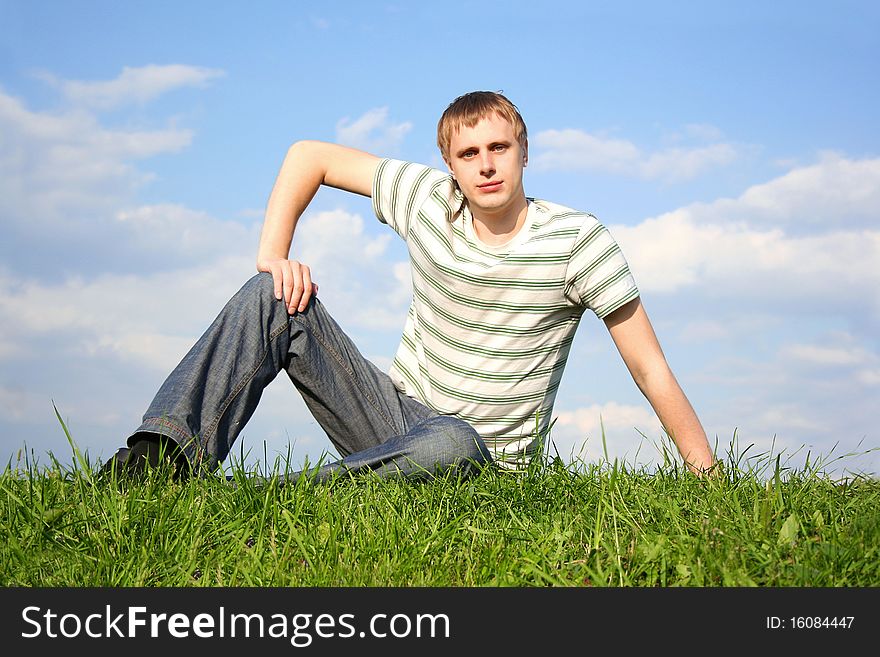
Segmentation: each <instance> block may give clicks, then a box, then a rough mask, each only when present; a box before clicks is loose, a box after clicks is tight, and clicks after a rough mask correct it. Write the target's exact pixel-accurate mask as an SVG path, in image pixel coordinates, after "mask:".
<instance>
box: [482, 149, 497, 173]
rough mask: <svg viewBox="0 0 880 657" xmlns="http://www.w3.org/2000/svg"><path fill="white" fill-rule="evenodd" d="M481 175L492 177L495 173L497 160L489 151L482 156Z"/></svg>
mask: <svg viewBox="0 0 880 657" xmlns="http://www.w3.org/2000/svg"><path fill="white" fill-rule="evenodd" d="M480 173H481V174H483V175H484V176H491V175H492V174H493V173H495V158H493V157H492V153H491V152H489V151H486V152H485V153H482V154H481V155H480Z"/></svg>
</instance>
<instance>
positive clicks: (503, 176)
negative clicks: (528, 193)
mask: <svg viewBox="0 0 880 657" xmlns="http://www.w3.org/2000/svg"><path fill="white" fill-rule="evenodd" d="M527 161H528V146H527V145H526V146H525V147H523V146H521V145H520V143H519V142H518V141H517V139H516V134H515V132H514V129H513V125H511V124H510V123H509V122H508V121H506V120H505V119H503V118H501V117H500V116H498V115H497V114H494V113H493V114H491V115H489V116H486V117H484V118H483V119H481V120H480V122H479V123H477V125H475V126H474V127H473V128H468V127H467V126H461V128H460V129H459V130H458V132H454V133H453V134H452V139H451V140H450V143H449V159H448V160H447V161H446V164H447V165H448V166H449V170H450V171H451V172H452V175H453V176H455V180H456V181H457V182H458V186H459V187H460V188H461V191H462V193H463V194H464V195H465V198H467V200H468V204H469V206H470V208H471V212H474V213H477V214H483V215H490V216H492V215H496V216H501V215H504V214H505V213H506V212H508V211H510V210H511V209H515V210H516V211H518V210H519V208H520V207H521V204H522V202H523V201H524V199H525V192H524V191H523V184H522V173H523V167H525V165H526V162H527Z"/></svg>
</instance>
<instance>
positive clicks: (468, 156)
mask: <svg viewBox="0 0 880 657" xmlns="http://www.w3.org/2000/svg"><path fill="white" fill-rule="evenodd" d="M474 155H476V153H475V152H474V151H465V152H464V153H462V154H461V156H462V157H463V158H464V159H465V160H469V159H471V158H472V157H473V156H474Z"/></svg>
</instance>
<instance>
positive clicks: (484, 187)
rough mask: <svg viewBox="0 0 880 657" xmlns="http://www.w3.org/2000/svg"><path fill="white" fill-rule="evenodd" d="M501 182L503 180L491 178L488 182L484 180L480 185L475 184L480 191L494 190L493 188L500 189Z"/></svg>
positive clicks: (502, 182)
mask: <svg viewBox="0 0 880 657" xmlns="http://www.w3.org/2000/svg"><path fill="white" fill-rule="evenodd" d="M503 184H504V181H503V180H492V181H490V182H485V183H482V184H481V185H477V189H479V190H480V191H481V192H494V191H495V190H497V189H500V188H501V185H503Z"/></svg>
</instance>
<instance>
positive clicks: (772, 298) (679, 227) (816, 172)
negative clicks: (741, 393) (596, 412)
mask: <svg viewBox="0 0 880 657" xmlns="http://www.w3.org/2000/svg"><path fill="white" fill-rule="evenodd" d="M877 165H880V160H878V161H864V162H850V161H845V160H840V159H833V160H823V162H822V163H820V164H818V165H815V166H812V167H808V168H807V169H806V173H805V174H804V175H801V172H802V170H797V171H795V172H791V173H789V174H786V175H785V176H782V177H781V178H778V179H776V180H773V181H770V182H769V183H766V184H764V185H759V186H756V187H753V188H750V189H749V190H747V191H746V192H745V193H744V194H743V195H742V196H740V197H739V198H738V199H723V200H721V201H718V202H716V203H713V204H694V205H691V206H687V207H685V208H681V209H678V210H675V211H673V212H669V213H666V214H663V215H660V216H658V217H654V218H650V219H646V220H645V221H643V222H641V223H640V224H638V225H636V226H612V227H610V228H611V231H612V233H613V234H614V236H615V237H616V239H617V240H618V242H619V243H620V244H621V247H622V249H623V251H624V253H625V254H626V256H627V259H628V260H629V262H630V264H631V266H632V268H633V271H634V273H635V275H636V281H637V282H638V283H639V285H640V287H641V289H642V290H643V291H644V292H658V293H665V294H670V293H673V292H681V291H684V290H689V293H690V294H694V293H697V294H699V295H700V297H701V298H702V299H714V300H719V299H728V300H734V299H735V300H737V301H738V302H739V303H741V304H746V305H745V306H743V309H745V308H748V309H749V310H750V311H752V312H754V311H755V310H756V309H757V310H764V311H767V310H775V311H779V310H781V308H782V307H787V308H792V307H794V306H796V307H798V308H801V309H804V311H806V312H809V310H806V309H814V311H813V312H815V313H816V314H818V313H828V312H836V313H840V314H842V315H843V316H844V317H847V318H848V319H849V320H850V321H853V322H859V323H862V322H868V323H869V324H870V323H876V324H877V325H880V297H878V295H877V294H876V293H875V291H876V290H877V289H878V288H880V268H878V267H877V264H876V263H877V262H880V230H878V229H876V228H861V229H860V228H856V227H847V226H846V217H847V215H841V219H840V222H839V223H840V224H842V226H840V225H837V224H834V223H830V222H829V223H828V224H826V225H825V226H824V230H823V231H822V232H821V233H813V234H802V233H798V232H793V233H792V232H789V231H788V230H787V228H788V227H787V225H786V222H787V221H788V220H789V218H790V217H791V204H790V203H789V202H788V200H790V198H791V197H790V196H786V195H776V194H773V193H770V192H768V191H767V190H774V189H777V188H780V189H790V188H791V185H792V184H793V183H792V182H791V181H792V180H799V181H802V183H803V184H802V186H801V187H800V190H801V195H800V197H799V198H798V203H799V204H802V205H804V206H810V205H814V206H821V204H822V203H823V202H824V199H825V197H826V196H827V191H826V190H825V189H824V188H821V187H815V186H813V185H812V183H808V182H805V181H812V180H816V179H825V173H824V171H825V169H826V168H830V169H831V170H832V171H841V170H844V171H845V170H854V171H857V172H862V173H864V174H865V176H864V178H863V182H864V179H870V178H871V177H872V176H874V175H875V173H874V170H875V168H876V169H877V174H878V178H877V182H878V183H880V167H878V166H877ZM865 172H867V173H865ZM829 175H832V174H829ZM862 187H863V186H862V185H861V184H860V185H856V186H855V187H854V192H853V200H851V201H850V202H849V203H847V204H841V205H842V207H847V208H849V209H850V210H852V211H859V212H863V213H864V214H867V213H869V212H870V211H872V208H873V204H874V203H875V199H874V198H873V196H872V195H870V194H860V193H859V192H858V190H861V189H862ZM755 190H759V191H758V192H756V191H755ZM755 198H762V199H764V200H765V202H762V204H761V208H760V210H759V212H760V213H762V219H761V222H759V223H760V225H757V226H756V225H754V224H753V223H751V222H747V221H734V220H732V218H739V219H742V218H744V217H747V216H753V215H754V213H755V210H754V208H755V200H754V199H755ZM770 198H776V199H781V200H779V201H778V204H777V205H774V204H773V203H770V202H769V201H767V199H770ZM875 211H877V212H880V206H878V207H877V208H876V210H875ZM779 226H782V227H779Z"/></svg>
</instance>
